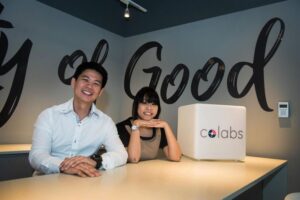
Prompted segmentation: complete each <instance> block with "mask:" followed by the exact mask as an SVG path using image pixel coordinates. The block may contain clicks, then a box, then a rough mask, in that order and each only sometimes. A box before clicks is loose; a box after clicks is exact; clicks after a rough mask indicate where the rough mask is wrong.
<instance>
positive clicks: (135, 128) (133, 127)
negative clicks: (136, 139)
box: [131, 125, 139, 131]
mask: <svg viewBox="0 0 300 200" xmlns="http://www.w3.org/2000/svg"><path fill="white" fill-rule="evenodd" d="M138 129H139V126H136V125H132V126H131V130H132V131H136V130H138Z"/></svg>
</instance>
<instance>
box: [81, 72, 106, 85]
mask: <svg viewBox="0 0 300 200" xmlns="http://www.w3.org/2000/svg"><path fill="white" fill-rule="evenodd" d="M82 78H87V79H89V80H91V78H90V77H89V76H88V75H85V74H83V75H82ZM95 82H98V83H99V84H102V81H101V80H95Z"/></svg>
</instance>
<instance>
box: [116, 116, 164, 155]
mask: <svg viewBox="0 0 300 200" xmlns="http://www.w3.org/2000/svg"><path fill="white" fill-rule="evenodd" d="M131 126H132V124H131V118H128V119H126V120H124V121H122V122H120V123H118V124H117V129H118V133H119V136H120V139H121V141H122V142H123V145H124V146H125V147H128V144H129V139H130V133H131ZM152 131H153V135H152V137H142V136H141V160H151V159H155V158H156V157H157V155H158V150H159V149H160V148H163V147H165V146H167V139H166V136H165V132H164V129H161V128H153V129H152Z"/></svg>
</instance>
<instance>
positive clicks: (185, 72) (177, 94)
mask: <svg viewBox="0 0 300 200" xmlns="http://www.w3.org/2000/svg"><path fill="white" fill-rule="evenodd" d="M180 71H183V75H182V79H181V82H180V84H179V86H178V88H177V90H176V92H175V93H174V94H173V95H172V96H171V97H170V98H168V97H167V90H168V85H169V84H171V85H173V86H175V83H174V81H175V79H176V77H177V75H178V73H179V72H180ZM188 81H189V69H188V68H187V67H186V66H185V65H184V64H178V65H177V66H176V67H175V68H174V69H173V71H172V73H171V74H170V75H167V76H166V77H165V79H164V81H163V83H162V86H161V93H160V95H161V98H162V99H163V101H164V102H166V103H168V104H172V103H174V102H176V101H177V100H178V98H179V97H180V96H181V94H182V93H183V91H184V89H185V87H186V85H187V83H188Z"/></svg>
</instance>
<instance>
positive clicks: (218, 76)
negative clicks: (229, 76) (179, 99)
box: [191, 57, 225, 101]
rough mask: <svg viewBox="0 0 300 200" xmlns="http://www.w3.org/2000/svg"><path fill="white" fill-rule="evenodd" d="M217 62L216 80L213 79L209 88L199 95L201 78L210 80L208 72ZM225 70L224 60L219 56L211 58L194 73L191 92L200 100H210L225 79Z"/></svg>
mask: <svg viewBox="0 0 300 200" xmlns="http://www.w3.org/2000/svg"><path fill="white" fill-rule="evenodd" d="M215 64H218V69H217V73H216V75H215V78H214V80H213V81H212V83H211V85H210V86H209V88H208V89H207V90H206V91H205V92H204V93H203V94H202V95H198V87H199V82H200V80H201V79H203V80H204V81H208V80H207V74H208V73H209V71H210V70H211V68H212V67H213V66H214V65H215ZM224 72H225V65H224V63H223V61H222V60H221V59H219V58H217V57H213V58H210V59H209V60H208V61H207V62H206V64H205V65H204V67H203V69H202V70H201V69H199V70H198V71H197V72H196V73H195V75H194V78H193V80H192V85H191V92H192V95H193V97H194V98H195V99H197V100H198V101H206V100H208V99H209V98H210V97H211V96H212V95H213V94H214V93H215V92H216V90H217V89H218V87H219V85H220V83H221V82H222V80H223V76H224Z"/></svg>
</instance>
